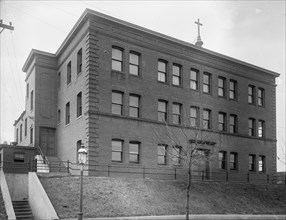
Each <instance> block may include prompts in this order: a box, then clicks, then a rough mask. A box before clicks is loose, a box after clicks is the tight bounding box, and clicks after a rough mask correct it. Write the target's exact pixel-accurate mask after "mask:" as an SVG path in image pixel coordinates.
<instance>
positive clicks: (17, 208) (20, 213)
mask: <svg viewBox="0 0 286 220" xmlns="http://www.w3.org/2000/svg"><path fill="white" fill-rule="evenodd" d="M12 204H13V208H14V212H15V215H16V219H17V220H22V219H23V220H28V219H29V220H33V219H34V217H33V213H32V210H31V208H30V205H29V201H28V200H22V201H12Z"/></svg>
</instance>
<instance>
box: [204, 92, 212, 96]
mask: <svg viewBox="0 0 286 220" xmlns="http://www.w3.org/2000/svg"><path fill="white" fill-rule="evenodd" d="M203 94H204V95H210V96H211V95H212V94H211V93H208V92H203Z"/></svg>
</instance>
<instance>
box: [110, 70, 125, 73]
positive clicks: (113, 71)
mask: <svg viewBox="0 0 286 220" xmlns="http://www.w3.org/2000/svg"><path fill="white" fill-rule="evenodd" d="M111 73H115V74H116V73H121V74H125V72H123V71H119V70H111Z"/></svg>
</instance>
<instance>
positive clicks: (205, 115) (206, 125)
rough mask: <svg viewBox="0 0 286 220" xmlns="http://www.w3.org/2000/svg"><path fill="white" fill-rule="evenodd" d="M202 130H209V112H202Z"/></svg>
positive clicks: (208, 110) (206, 110) (207, 110)
mask: <svg viewBox="0 0 286 220" xmlns="http://www.w3.org/2000/svg"><path fill="white" fill-rule="evenodd" d="M203 129H211V110H210V109H204V110H203Z"/></svg>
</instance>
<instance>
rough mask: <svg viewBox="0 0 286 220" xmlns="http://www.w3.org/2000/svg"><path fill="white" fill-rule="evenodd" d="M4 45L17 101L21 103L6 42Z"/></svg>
mask: <svg viewBox="0 0 286 220" xmlns="http://www.w3.org/2000/svg"><path fill="white" fill-rule="evenodd" d="M3 36H4V42H5V41H6V37H5V33H4V35H3ZM4 45H5V49H6V52H7V55H8V60H9V64H10V68H11V72H12V76H13V77H12V78H13V82H14V87H15V88H16V93H17V98H18V102H19V103H21V100H22V99H21V98H20V97H21V96H20V94H21V93H19V87H18V86H17V83H16V80H15V75H14V70H13V67H12V63H11V59H10V54H9V50H8V48H7V44H4Z"/></svg>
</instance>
